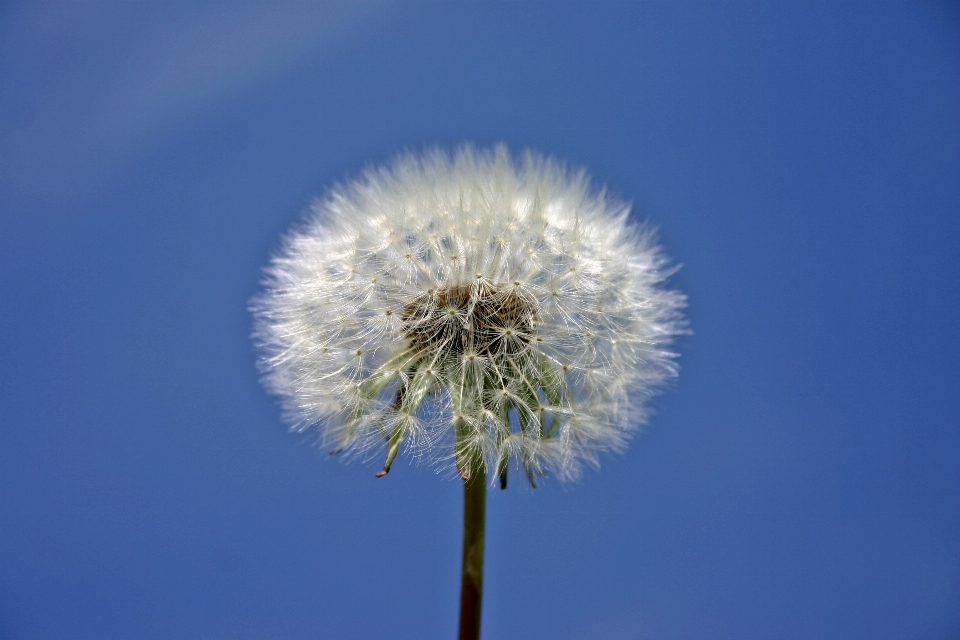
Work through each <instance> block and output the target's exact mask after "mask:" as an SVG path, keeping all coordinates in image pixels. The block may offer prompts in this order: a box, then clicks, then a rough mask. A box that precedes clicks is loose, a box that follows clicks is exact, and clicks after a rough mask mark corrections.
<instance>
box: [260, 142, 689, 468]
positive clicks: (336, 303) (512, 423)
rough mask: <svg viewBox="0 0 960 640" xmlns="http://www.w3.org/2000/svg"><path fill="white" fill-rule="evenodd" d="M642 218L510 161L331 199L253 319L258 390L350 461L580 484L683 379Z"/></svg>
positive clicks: (372, 174)
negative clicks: (676, 379)
mask: <svg viewBox="0 0 960 640" xmlns="http://www.w3.org/2000/svg"><path fill="white" fill-rule="evenodd" d="M628 210H629V209H628V207H627V206H626V205H625V204H623V203H621V202H618V201H615V200H612V199H611V198H609V197H608V196H607V195H606V194H605V193H603V192H601V191H598V190H596V189H594V188H592V187H591V185H590V182H589V180H588V178H587V177H586V175H585V174H584V173H583V172H579V173H576V172H571V171H569V170H567V169H566V168H565V167H564V166H563V165H562V164H560V163H559V162H557V161H555V160H553V159H550V158H545V157H543V156H540V155H537V154H534V153H529V152H528V153H526V154H523V155H522V156H520V157H518V158H513V157H511V156H510V154H509V153H508V152H507V150H506V148H505V147H502V146H500V147H497V148H496V149H494V150H493V151H481V150H476V149H474V148H472V147H463V148H461V149H460V150H458V151H457V152H455V153H453V154H452V155H450V154H446V153H444V152H442V151H433V152H429V153H426V154H423V155H414V154H407V155H403V156H401V157H399V158H398V159H397V160H396V161H395V162H393V164H391V165H389V166H385V167H381V168H377V169H370V170H368V171H366V172H365V173H364V174H363V175H362V176H361V177H360V178H358V179H356V180H354V181H351V182H348V183H345V184H342V185H339V186H337V187H335V188H334V189H332V190H331V191H330V193H328V194H327V195H326V196H325V197H324V198H323V199H322V200H320V201H318V202H316V203H315V204H314V205H313V208H312V210H311V213H310V215H309V217H308V219H307V220H306V222H305V223H304V225H302V226H301V227H299V228H298V229H297V230H295V231H294V232H293V233H291V234H290V235H289V236H288V237H287V238H286V239H285V241H284V243H283V246H282V248H281V250H280V251H279V252H278V253H277V255H276V256H275V257H274V258H273V260H272V262H271V264H270V266H269V267H268V268H267V269H266V271H265V282H264V290H263V292H262V293H261V294H259V295H258V296H257V297H255V298H254V300H253V301H252V309H253V312H254V316H255V329H254V339H255V341H256V343H257V346H258V348H259V351H260V360H259V364H260V367H261V371H262V373H263V381H264V383H265V385H266V386H267V388H268V389H269V390H270V391H271V392H272V393H274V394H276V395H277V396H278V397H279V398H280V400H281V403H282V406H283V409H284V413H285V417H286V419H287V420H288V422H289V423H290V425H291V427H292V428H293V429H296V430H305V429H309V428H316V430H317V432H318V434H319V437H320V440H321V442H322V443H323V444H324V445H326V446H332V447H333V448H334V449H335V450H338V451H340V450H342V451H345V452H353V453H359V454H364V453H369V452H372V451H376V450H380V449H382V448H383V447H386V448H387V449H388V462H387V465H386V466H385V467H384V469H385V470H387V469H389V463H390V462H391V461H392V457H390V456H391V455H396V452H397V451H398V450H400V449H401V448H403V449H405V450H406V451H408V452H409V453H411V454H412V455H413V456H414V457H415V458H417V459H421V458H423V459H428V460H432V461H438V462H453V463H455V466H456V467H457V468H458V469H459V470H460V472H461V474H464V473H469V469H470V468H472V467H473V465H476V464H482V465H484V467H485V468H486V469H488V470H505V469H506V468H507V467H508V466H517V467H520V466H522V467H525V468H526V469H527V474H528V476H529V477H530V478H531V482H532V478H533V475H532V474H533V473H536V474H541V475H542V474H543V473H545V472H547V471H550V472H551V473H552V474H554V475H556V476H558V477H560V478H562V479H567V478H574V477H576V476H577V475H579V473H580V472H581V470H582V467H583V465H584V464H590V465H595V464H597V460H598V456H599V454H600V453H601V452H603V451H608V450H619V449H621V448H622V447H623V446H624V445H625V443H626V442H627V441H628V440H629V436H630V435H631V433H632V432H633V431H634V430H635V429H636V428H637V427H638V426H639V425H640V424H642V423H643V422H644V421H645V419H646V415H647V413H646V410H645V404H646V401H647V400H648V399H649V398H650V397H651V396H652V395H653V394H655V393H656V392H657V391H658V390H659V389H660V388H661V387H662V385H663V383H664V381H666V380H667V379H669V378H671V377H672V376H674V375H676V371H677V368H676V362H675V360H676V354H675V353H673V352H672V351H671V350H670V344H671V342H672V340H673V339H674V338H675V336H676V335H677V334H678V333H681V332H683V330H684V323H683V318H682V315H681V309H682V308H683V306H684V297H683V295H682V294H680V293H679V292H676V291H673V290H670V289H668V288H666V287H665V286H664V280H665V279H666V278H667V277H668V276H669V275H670V273H671V272H672V269H671V267H670V265H669V263H668V261H667V259H666V258H665V257H664V255H663V254H662V252H661V250H660V248H659V246H658V245H657V244H656V241H655V238H654V236H653V234H652V232H651V231H650V230H649V229H648V228H646V227H643V226H640V225H636V224H634V223H632V222H630V221H629V220H628V217H627V213H628Z"/></svg>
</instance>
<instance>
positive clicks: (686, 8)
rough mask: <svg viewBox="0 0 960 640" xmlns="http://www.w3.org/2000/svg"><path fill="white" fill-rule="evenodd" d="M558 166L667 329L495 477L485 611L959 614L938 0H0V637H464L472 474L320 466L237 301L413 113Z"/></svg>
mask: <svg viewBox="0 0 960 640" xmlns="http://www.w3.org/2000/svg"><path fill="white" fill-rule="evenodd" d="M462 141H473V142H476V143H478V144H480V145H490V144H493V143H495V142H498V141H505V142H507V143H508V144H509V145H510V146H511V148H513V149H515V150H520V149H523V148H526V147H532V148H535V149H539V150H542V151H544V152H548V153H552V154H556V155H559V156H562V157H564V158H566V159H568V160H569V161H570V162H572V163H573V164H576V165H583V166H586V167H588V168H589V170H590V171H591V172H592V173H593V175H594V176H595V178H596V180H597V182H598V183H599V184H605V185H608V186H609V187H610V188H611V189H612V190H613V191H614V192H615V193H617V194H619V195H620V196H621V197H623V198H625V199H628V200H631V201H633V203H634V212H635V214H636V216H637V219H649V220H651V221H652V222H653V223H655V224H656V225H658V226H659V227H660V230H661V235H662V239H663V242H664V244H665V245H666V247H667V249H668V252H669V253H670V254H671V255H672V256H673V257H674V258H675V259H676V260H677V262H679V263H682V264H683V268H682V270H681V271H680V272H679V274H678V275H676V276H675V277H674V279H673V284H674V285H675V286H676V287H678V288H681V289H682V290H683V291H684V292H686V293H687V294H688V295H689V297H690V307H689V318H690V320H691V326H692V328H693V330H694V333H693V334H692V335H691V336H689V337H685V338H684V339H683V340H682V341H681V344H680V349H681V351H682V354H683V355H682V358H681V364H682V367H683V370H682V373H681V376H680V378H679V380H678V381H677V383H676V384H675V385H674V386H673V388H672V389H671V390H669V391H668V392H667V393H666V394H665V395H663V396H661V397H660V398H658V399H657V401H656V403H655V405H656V409H657V413H656V415H655V416H654V418H653V421H652V423H651V424H650V426H649V428H648V429H647V430H646V433H645V434H644V435H643V436H642V437H640V438H639V439H637V440H636V441H634V443H633V446H632V447H631V448H630V450H629V451H628V452H627V453H626V454H625V455H622V456H619V457H618V456H610V457H607V458H605V459H604V460H603V466H602V469H601V470H600V471H599V472H592V473H588V474H587V476H586V477H585V478H584V480H583V481H582V482H581V483H579V484H577V485H573V486H560V485H558V484H557V483H556V482H550V481H548V482H545V483H544V485H543V486H542V487H541V488H540V489H537V490H536V491H531V490H530V489H528V488H525V487H524V486H523V485H522V483H521V482H515V483H513V486H512V487H511V488H510V490H508V491H506V492H502V493H501V492H499V491H495V492H492V493H491V494H490V500H489V520H488V527H489V529H488V547H487V584H486V595H487V597H486V601H485V610H484V630H485V637H486V638H491V639H493V638H531V639H539V638H543V639H548V638H549V639H557V640H574V639H593V638H609V639H628V638H629V639H645V640H646V639H667V638H671V639H678V640H679V639H689V638H698V639H699V638H705V639H712V638H756V639H768V638H798V639H810V638H817V639H832V638H844V639H847V638H864V639H871V640H875V639H887V638H889V639H897V640H900V639H926V640H941V639H948V638H960V428H958V427H960V339H958V332H960V295H958V294H960V222H958V215H960V10H958V8H957V5H956V4H942V5H937V4H925V5H912V4H860V3H845V4H839V5H834V4H813V3H798V4H783V3H765V4H753V3H736V4H715V3H706V4H674V3H669V4H666V3H656V4H639V5H635V4H602V5H596V4H590V5H587V4H582V5H568V4H524V3H512V4H489V3H483V4H463V3H451V4H443V5H441V4H433V5H430V4H399V3H392V2H391V3H386V4H341V5H331V4H306V3H296V4H232V3H231V4H226V3H225V4H204V3H201V4H193V3H189V4H188V3H169V4H166V3H163V4H159V3H158V4H149V3H139V2H137V3H134V2H129V3H126V2H121V3H94V2H70V3H63V4H47V3H35V2H19V3H18V2H13V3H9V2H8V3H5V4H3V5H2V7H0V407H2V408H0V428H2V440H0V490H2V494H0V637H2V638H10V639H18V640H19V639H24V640H26V639H47V638H65V639H66V638H69V639H75V638H77V639H79V638H91V639H98V640H100V639H112V638H117V639H126V638H144V639H151V638H157V639H168V638H187V639H190V638H198V639H200V638H203V639H207V638H210V639H217V638H250V639H253V638H258V639H260V638H270V639H287V638H290V639H299V638H324V639H326V638H345V639H346V638H374V637H378V638H391V637H396V638H452V637H453V636H454V630H455V625H456V616H457V602H458V589H459V573H458V571H459V553H460V526H461V522H460V517H461V516H460V513H461V487H460V485H459V483H457V482H455V481H453V480H450V479H448V478H446V477H445V476H444V477H439V476H438V475H437V474H436V472H435V470H433V469H431V468H429V467H427V468H424V467H416V466H413V465H411V464H409V461H407V462H402V463H400V464H398V465H397V466H395V467H394V472H393V473H391V474H390V476H388V477H387V478H385V479H383V480H376V479H374V477H373V474H374V471H376V469H377V463H376V462H373V463H371V464H366V465H364V464H359V463H353V464H342V463H340V462H339V461H337V460H331V459H329V458H328V457H327V456H326V455H325V454H324V453H323V452H320V451H318V450H317V449H315V448H313V447H311V446H309V445H308V444H306V443H304V439H303V438H302V437H300V436H296V435H290V434H289V433H287V431H286V429H285V427H284V426H283V425H282V424H281V422H280V419H279V414H278V409H277V407H276V405H275V404H274V401H273V399H271V398H270V397H268V396H267V395H266V394H265V392H264V391H263V390H262V389H261V387H260V386H259V384H258V381H257V376H256V374H255V370H254V355H253V353H252V349H251V346H250V341H249V338H248V334H249V331H250V325H251V321H250V316H249V314H248V312H247V309H246V306H247V301H248V299H249V298H250V296H251V295H253V294H254V292H255V291H256V290H257V286H258V285H257V283H258V279H259V270H260V268H261V267H262V266H263V265H264V264H265V263H266V262H267V261H268V258H269V255H270V253H271V251H273V250H275V249H276V248H277V246H278V240H279V237H280V234H281V233H282V232H283V231H284V230H285V229H287V228H288V227H289V226H290V225H291V224H292V223H293V222H295V221H296V220H297V219H298V218H299V217H300V215H301V214H302V212H303V210H304V209H305V207H306V206H307V205H308V204H309V202H310V200H311V198H312V197H313V196H315V195H317V194H320V193H322V192H323V191H324V189H326V188H327V187H328V186H329V185H331V184H333V183H334V182H335V181H337V180H340V179H343V178H346V177H349V176H351V175H355V174H356V173H357V172H358V171H359V170H360V169H361V168H363V167H364V166H365V165H366V164H368V163H373V162H382V161H385V160H388V159H389V158H391V157H392V156H393V154H395V153H396V152H397V151H399V150H401V149H404V148H415V149H416V148H423V147H424V146H427V145H434V144H439V145H442V146H445V147H450V146H454V145H456V144H458V143H460V142H462Z"/></svg>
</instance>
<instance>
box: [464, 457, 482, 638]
mask: <svg viewBox="0 0 960 640" xmlns="http://www.w3.org/2000/svg"><path fill="white" fill-rule="evenodd" d="M471 471H472V473H471V474H470V478H469V479H468V480H465V481H464V483H463V580H462V581H461V583H460V636H459V637H460V640H479V639H480V608H481V605H482V604H483V542H484V541H483V532H484V525H485V522H486V510H487V474H486V470H485V469H484V467H483V463H482V462H478V463H476V464H474V465H473V469H472V470H471Z"/></svg>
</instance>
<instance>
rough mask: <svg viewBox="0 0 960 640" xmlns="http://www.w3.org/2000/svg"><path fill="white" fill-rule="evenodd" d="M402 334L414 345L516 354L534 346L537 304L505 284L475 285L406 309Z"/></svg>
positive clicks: (444, 290) (432, 295)
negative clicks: (530, 344) (531, 342)
mask: <svg viewBox="0 0 960 640" xmlns="http://www.w3.org/2000/svg"><path fill="white" fill-rule="evenodd" d="M402 317H403V325H402V331H403V335H404V337H406V338H407V339H408V340H410V343H411V346H414V347H419V348H421V349H424V350H428V351H434V350H442V351H443V352H445V354H449V355H451V356H460V355H463V354H464V353H467V352H470V353H478V354H491V355H494V354H497V353H517V352H519V351H521V350H523V349H524V348H526V346H527V344H528V343H529V342H530V340H531V338H532V333H533V328H534V326H535V324H536V320H537V314H536V310H535V308H534V305H533V304H532V303H531V302H530V301H528V300H526V299H524V298H523V297H522V296H521V295H520V294H518V293H517V291H516V289H514V288H513V287H509V286H507V285H491V284H488V283H483V282H477V283H474V284H459V285H452V286H447V287H441V288H438V289H436V290H434V291H432V292H429V293H422V294H420V295H419V296H417V297H416V298H414V299H413V301H411V302H410V303H408V304H407V305H406V307H404V310H403V316H402Z"/></svg>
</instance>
